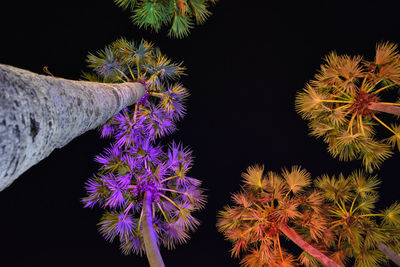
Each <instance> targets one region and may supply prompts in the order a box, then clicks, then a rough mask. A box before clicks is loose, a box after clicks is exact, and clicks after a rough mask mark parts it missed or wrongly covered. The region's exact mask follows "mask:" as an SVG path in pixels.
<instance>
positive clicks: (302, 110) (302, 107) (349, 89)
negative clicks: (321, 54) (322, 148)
mask: <svg viewBox="0 0 400 267" xmlns="http://www.w3.org/2000/svg"><path fill="white" fill-rule="evenodd" d="M396 49H397V46H396V45H394V44H391V43H381V44H378V45H377V47H376V56H375V60H374V61H364V60H363V59H362V57H360V56H355V57H350V56H347V55H344V56H339V55H337V54H336V53H334V52H332V53H331V54H329V55H328V56H327V57H326V58H325V64H323V65H321V69H320V71H319V73H318V74H317V75H315V79H314V80H311V81H310V82H309V83H308V84H307V85H306V86H305V88H304V89H303V90H302V91H301V92H299V93H298V94H297V97H296V110H297V112H298V113H299V114H300V115H301V116H302V118H303V119H306V120H308V122H309V123H308V125H309V127H310V129H311V132H310V134H311V135H313V136H316V137H322V138H323V140H324V142H325V143H327V144H328V151H329V153H330V154H331V155H332V156H333V157H336V158H339V160H342V161H350V160H354V159H360V160H362V163H363V165H364V166H365V168H366V169H367V170H368V171H370V172H372V171H373V170H374V169H377V168H379V166H380V165H381V163H382V162H383V161H384V160H385V159H387V158H388V157H390V156H391V155H392V153H393V152H392V150H391V147H392V148H394V147H396V146H397V148H398V149H400V145H399V141H400V129H399V126H398V125H397V124H395V123H394V124H392V125H391V126H388V125H387V124H386V123H385V122H384V119H382V118H378V116H377V114H376V113H377V112H379V111H383V112H387V113H392V114H395V115H399V114H400V108H399V107H398V106H399V105H400V103H399V102H396V100H393V99H392V100H390V99H389V101H390V102H386V101H385V100H384V99H385V98H387V97H388V95H387V91H388V90H389V89H394V88H399V85H400V58H399V54H398V52H397V50H396ZM389 97H390V96H389ZM388 108H390V109H391V110H388ZM396 118H397V117H396ZM376 126H381V127H380V128H382V129H383V128H386V130H388V131H387V133H389V134H391V136H388V138H385V139H379V138H378V136H377V135H375V130H376V129H375V128H376Z"/></svg>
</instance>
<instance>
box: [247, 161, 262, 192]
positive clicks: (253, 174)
mask: <svg viewBox="0 0 400 267" xmlns="http://www.w3.org/2000/svg"><path fill="white" fill-rule="evenodd" d="M263 173H264V166H260V165H255V166H250V167H248V168H247V172H244V173H242V178H243V179H244V180H243V181H244V183H245V184H246V185H247V186H248V187H249V188H252V189H254V190H261V189H263V188H265V186H266V181H265V180H264V179H263Z"/></svg>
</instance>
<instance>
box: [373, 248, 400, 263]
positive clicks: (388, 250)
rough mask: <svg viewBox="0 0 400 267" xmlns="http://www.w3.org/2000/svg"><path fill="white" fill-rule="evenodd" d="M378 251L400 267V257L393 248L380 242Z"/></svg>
mask: <svg viewBox="0 0 400 267" xmlns="http://www.w3.org/2000/svg"><path fill="white" fill-rule="evenodd" d="M377 247H378V249H379V250H380V251H382V252H383V254H385V255H386V257H387V258H388V259H390V260H391V261H393V262H394V263H395V264H396V265H397V266H400V256H399V254H397V253H396V252H394V251H393V250H392V249H391V248H389V247H388V246H386V245H385V244H383V243H382V242H379V243H378V245H377Z"/></svg>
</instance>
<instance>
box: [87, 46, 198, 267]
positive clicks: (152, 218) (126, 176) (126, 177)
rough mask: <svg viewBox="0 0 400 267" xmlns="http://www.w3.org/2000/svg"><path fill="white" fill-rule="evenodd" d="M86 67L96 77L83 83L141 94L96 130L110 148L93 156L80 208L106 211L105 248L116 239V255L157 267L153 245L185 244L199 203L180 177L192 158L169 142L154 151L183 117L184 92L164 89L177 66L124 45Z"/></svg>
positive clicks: (194, 186) (192, 184) (152, 51)
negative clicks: (131, 86)
mask: <svg viewBox="0 0 400 267" xmlns="http://www.w3.org/2000/svg"><path fill="white" fill-rule="evenodd" d="M88 62H89V65H90V66H91V67H92V68H94V70H95V72H96V74H87V73H86V74H85V77H88V78H90V79H101V80H103V81H111V82H112V81H117V80H121V81H124V82H127V81H128V82H140V83H142V84H143V85H144V87H145V88H146V94H145V96H144V97H143V98H142V99H141V100H140V101H138V102H137V103H136V104H135V107H134V108H132V109H129V108H126V109H124V111H123V112H122V113H119V114H117V115H116V116H115V117H114V118H112V119H111V120H110V121H109V122H108V123H107V124H105V125H104V126H103V128H102V130H101V133H102V136H103V137H111V136H112V137H114V138H115V142H114V143H113V144H112V145H111V147H110V148H107V149H106V150H105V152H104V154H102V155H98V156H96V158H95V160H96V161H97V162H98V163H100V164H101V168H100V170H99V172H98V174H97V175H95V176H94V177H92V178H90V179H89V180H88V182H87V183H86V189H87V191H88V196H87V197H85V198H83V203H84V205H85V207H93V206H95V205H99V206H100V207H102V208H104V209H106V211H105V213H104V215H103V217H102V218H101V221H100V223H99V225H100V232H101V233H102V234H103V236H104V237H105V238H106V239H107V240H109V241H113V240H114V238H115V237H117V236H118V237H119V241H120V244H121V245H120V247H121V250H122V251H123V253H125V254H129V253H132V252H133V253H136V254H142V253H143V251H145V252H146V255H147V258H148V261H149V263H150V266H152V267H155V266H157V267H158V266H164V262H163V260H162V257H161V254H160V251H159V248H158V245H159V244H162V245H164V246H165V247H167V248H168V249H172V248H174V247H175V245H176V244H182V243H185V242H186V241H187V240H188V238H189V235H188V232H189V231H193V230H194V229H195V228H196V227H197V225H198V224H199V221H198V220H197V219H196V218H195V217H193V215H192V213H193V212H195V211H197V210H199V209H201V208H203V206H204V204H205V196H204V195H203V190H202V189H201V188H200V184H201V182H200V181H199V180H197V179H195V178H192V177H189V176H187V173H188V171H189V170H190V168H191V166H192V156H191V151H190V150H189V149H187V148H184V147H183V146H182V145H181V144H176V143H175V142H172V143H171V144H170V146H169V148H168V149H164V148H163V147H162V146H160V145H157V144H156V139H157V138H159V137H162V136H165V135H167V134H169V133H171V132H173V131H174V130H176V126H175V124H176V121H177V120H179V119H180V118H182V117H183V115H184V114H185V106H184V103H183V101H184V100H185V99H186V97H187V96H188V92H187V90H186V89H185V88H184V87H182V86H181V85H180V84H178V83H175V84H170V83H169V81H171V80H173V79H176V78H177V77H179V76H180V75H181V74H182V71H183V67H181V64H174V63H171V62H170V60H169V59H168V58H166V57H165V56H163V55H162V54H161V52H160V50H159V49H157V48H154V47H153V46H152V44H150V43H148V42H146V41H142V42H141V43H139V44H135V43H134V42H129V41H127V40H125V39H120V40H117V41H116V42H114V43H112V44H111V45H110V46H107V47H106V48H105V50H103V51H100V52H98V54H97V55H93V54H90V55H89V57H88Z"/></svg>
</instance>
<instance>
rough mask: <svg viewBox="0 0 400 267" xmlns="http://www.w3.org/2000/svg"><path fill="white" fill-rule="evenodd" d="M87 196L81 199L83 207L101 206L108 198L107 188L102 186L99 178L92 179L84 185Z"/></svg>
mask: <svg viewBox="0 0 400 267" xmlns="http://www.w3.org/2000/svg"><path fill="white" fill-rule="evenodd" d="M85 185H86V186H85V188H86V190H87V192H88V196H87V197H85V198H83V199H82V202H83V203H84V207H85V208H86V207H90V208H93V207H94V205H96V204H100V205H102V204H103V201H104V200H105V199H106V198H107V196H108V192H109V190H108V188H107V186H105V184H104V180H103V179H101V178H99V177H96V176H95V177H93V178H91V179H89V180H88V181H87V182H86V183H85Z"/></svg>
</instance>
